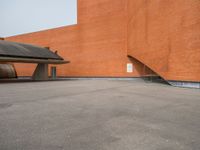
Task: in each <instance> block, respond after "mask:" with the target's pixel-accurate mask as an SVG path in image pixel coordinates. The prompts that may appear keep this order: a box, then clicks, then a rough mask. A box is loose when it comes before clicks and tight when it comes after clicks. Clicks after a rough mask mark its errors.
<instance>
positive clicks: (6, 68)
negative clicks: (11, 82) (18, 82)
mask: <svg viewBox="0 0 200 150" xmlns="http://www.w3.org/2000/svg"><path fill="white" fill-rule="evenodd" d="M5 78H17V73H16V71H15V68H14V65H13V64H0V79H5Z"/></svg>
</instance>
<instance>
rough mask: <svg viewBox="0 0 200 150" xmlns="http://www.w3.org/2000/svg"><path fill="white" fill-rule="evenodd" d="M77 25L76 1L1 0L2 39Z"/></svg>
mask: <svg viewBox="0 0 200 150" xmlns="http://www.w3.org/2000/svg"><path fill="white" fill-rule="evenodd" d="M76 23H77V1H76V0H0V37H8V36H13V35H18V34H24V33H29V32H35V31H40V30H45V29H50V28H56V27H61V26H65V25H71V24H76Z"/></svg>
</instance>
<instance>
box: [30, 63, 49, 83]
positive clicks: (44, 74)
mask: <svg viewBox="0 0 200 150" xmlns="http://www.w3.org/2000/svg"><path fill="white" fill-rule="evenodd" d="M32 79H33V80H48V64H38V65H37V67H36V69H35V71H34V73H33V76H32Z"/></svg>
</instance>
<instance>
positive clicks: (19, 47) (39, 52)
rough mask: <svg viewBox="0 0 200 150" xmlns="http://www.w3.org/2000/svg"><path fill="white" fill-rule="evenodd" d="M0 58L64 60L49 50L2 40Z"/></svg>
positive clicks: (0, 42)
mask: <svg viewBox="0 0 200 150" xmlns="http://www.w3.org/2000/svg"><path fill="white" fill-rule="evenodd" d="M0 56H5V57H22V58H37V59H56V60H63V58H62V57H60V56H58V55H57V54H55V53H53V52H52V51H50V50H48V49H47V48H43V47H38V46H34V45H29V44H22V43H16V42H9V41H1V40H0Z"/></svg>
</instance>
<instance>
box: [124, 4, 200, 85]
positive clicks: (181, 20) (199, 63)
mask: <svg viewBox="0 0 200 150" xmlns="http://www.w3.org/2000/svg"><path fill="white" fill-rule="evenodd" d="M128 54H129V55H131V56H133V57H135V58H137V59H138V60H140V61H141V62H143V63H145V64H146V65H147V66H149V67H150V68H151V69H152V70H154V71H155V72H157V73H158V74H160V75H161V76H162V77H164V78H165V79H167V80H186V81H200V1H199V0H128Z"/></svg>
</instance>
